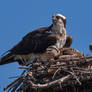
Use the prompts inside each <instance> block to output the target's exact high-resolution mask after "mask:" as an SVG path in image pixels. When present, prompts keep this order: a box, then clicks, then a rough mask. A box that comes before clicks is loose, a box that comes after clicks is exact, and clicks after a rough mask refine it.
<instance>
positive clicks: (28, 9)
mask: <svg viewBox="0 0 92 92" xmlns="http://www.w3.org/2000/svg"><path fill="white" fill-rule="evenodd" d="M56 13H60V14H63V15H64V16H66V18H67V34H70V35H72V36H73V44H72V48H76V49H78V50H79V51H81V52H83V53H85V54H90V55H91V53H90V51H89V48H88V46H89V44H90V43H91V42H92V0H0V55H1V54H2V53H4V52H5V51H7V50H9V49H10V48H12V47H13V46H14V45H15V44H17V43H18V42H19V41H20V40H21V39H22V37H23V36H25V35H26V34H27V33H28V32H30V31H32V30H34V29H37V28H39V27H43V26H48V25H50V24H51V23H52V20H51V17H52V15H53V14H56ZM18 66H19V65H18V64H17V63H12V64H8V65H4V66H0V92H3V87H5V86H7V85H8V84H9V83H10V82H12V81H13V80H14V79H9V77H14V76H18V75H20V74H21V72H22V70H19V69H18Z"/></svg>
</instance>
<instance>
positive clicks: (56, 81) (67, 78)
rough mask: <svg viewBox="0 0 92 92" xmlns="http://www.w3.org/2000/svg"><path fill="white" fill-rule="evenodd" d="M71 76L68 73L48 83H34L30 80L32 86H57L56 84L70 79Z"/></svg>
mask: <svg viewBox="0 0 92 92" xmlns="http://www.w3.org/2000/svg"><path fill="white" fill-rule="evenodd" d="M70 78H71V75H67V76H65V77H62V78H60V79H57V80H54V81H52V82H50V83H46V84H35V83H33V82H32V81H29V82H30V84H31V85H32V88H34V89H35V88H49V87H52V86H55V85H59V83H60V82H61V83H64V82H65V81H67V80H69V79H70Z"/></svg>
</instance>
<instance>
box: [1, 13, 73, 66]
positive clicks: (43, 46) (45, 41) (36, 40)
mask: <svg viewBox="0 0 92 92" xmlns="http://www.w3.org/2000/svg"><path fill="white" fill-rule="evenodd" d="M52 22H53V24H52V25H50V26H49V27H43V28H39V29H37V30H34V31H32V32H30V33H28V34H27V35H26V36H25V37H24V38H23V39H22V40H21V41H20V42H19V43H18V44H17V45H15V46H14V47H13V48H12V49H10V50H9V52H8V53H7V54H6V55H5V56H3V57H2V58H1V59H0V65H3V64H7V63H11V62H15V61H18V63H19V64H23V63H22V61H21V59H20V58H19V56H23V55H24V56H25V55H28V54H31V53H34V54H39V53H44V52H45V51H46V50H49V49H51V48H54V49H56V50H58V49H59V48H62V47H63V46H64V45H65V46H66V47H67V45H68V46H69V44H67V43H66V44H65V42H66V28H65V26H66V18H65V16H63V15H61V14H55V15H53V16H52ZM67 38H68V39H67V41H68V40H69V39H70V38H71V37H70V38H69V36H68V37H67Z"/></svg>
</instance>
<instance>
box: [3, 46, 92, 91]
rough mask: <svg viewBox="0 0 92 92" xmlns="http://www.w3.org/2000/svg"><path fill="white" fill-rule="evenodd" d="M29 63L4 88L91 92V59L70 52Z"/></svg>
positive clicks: (41, 57) (44, 55)
mask: <svg viewBox="0 0 92 92" xmlns="http://www.w3.org/2000/svg"><path fill="white" fill-rule="evenodd" d="M48 57H50V54H48V55H47V54H42V55H40V58H35V59H33V60H32V59H30V60H29V61H26V62H29V64H27V66H20V67H19V68H20V69H25V70H24V71H23V73H22V74H21V75H20V76H19V77H18V78H17V79H16V80H15V81H13V82H12V83H10V84H9V85H8V86H6V87H5V88H4V90H7V89H8V91H10V92H15V91H16V92H92V87H91V86H92V56H87V55H84V54H82V53H80V52H78V51H77V50H75V49H72V48H63V49H62V51H61V55H59V56H58V57H51V58H48Z"/></svg>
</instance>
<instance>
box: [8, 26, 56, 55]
mask: <svg viewBox="0 0 92 92" xmlns="http://www.w3.org/2000/svg"><path fill="white" fill-rule="evenodd" d="M50 30H51V26H50V27H45V28H40V29H38V30H35V31H33V32H30V33H29V34H27V35H26V36H25V37H24V38H23V39H22V41H20V42H19V43H18V44H17V45H16V46H14V47H13V48H12V49H11V50H10V52H11V53H12V54H24V55H25V54H29V53H43V52H44V51H45V50H46V48H48V47H49V46H51V45H54V44H55V43H56V37H55V35H54V34H51V33H48V32H47V31H50Z"/></svg>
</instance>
